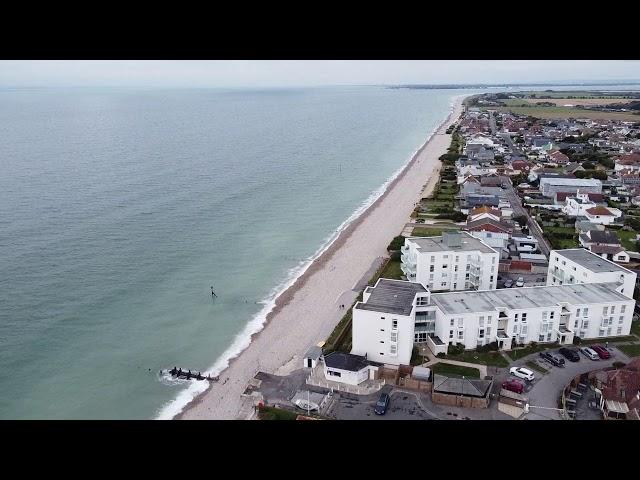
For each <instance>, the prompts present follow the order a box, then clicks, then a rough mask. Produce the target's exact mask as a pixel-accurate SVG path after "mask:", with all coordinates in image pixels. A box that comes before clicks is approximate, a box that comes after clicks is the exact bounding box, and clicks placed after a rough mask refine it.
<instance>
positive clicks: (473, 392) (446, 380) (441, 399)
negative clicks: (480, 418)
mask: <svg viewBox="0 0 640 480" xmlns="http://www.w3.org/2000/svg"><path fill="white" fill-rule="evenodd" d="M492 386H493V380H491V379H490V380H480V379H473V378H464V377H463V378H453V377H447V376H444V375H438V374H434V375H433V387H432V391H431V400H432V401H433V403H436V404H440V405H449V406H454V407H466V408H488V407H489V394H490V393H491V387H492Z"/></svg>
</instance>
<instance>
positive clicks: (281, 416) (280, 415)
mask: <svg viewBox="0 0 640 480" xmlns="http://www.w3.org/2000/svg"><path fill="white" fill-rule="evenodd" d="M297 416H298V414H297V413H295V412H290V411H289V410H283V409H281V408H275V407H262V408H260V411H259V412H258V418H259V419H260V420H295V419H296V417H297Z"/></svg>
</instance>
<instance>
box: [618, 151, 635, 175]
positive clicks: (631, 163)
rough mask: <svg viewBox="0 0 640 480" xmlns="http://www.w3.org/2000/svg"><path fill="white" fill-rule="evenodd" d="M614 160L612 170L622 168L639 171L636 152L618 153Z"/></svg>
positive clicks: (620, 169)
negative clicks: (628, 153)
mask: <svg viewBox="0 0 640 480" xmlns="http://www.w3.org/2000/svg"><path fill="white" fill-rule="evenodd" d="M614 162H615V165H614V170H615V171H616V172H620V171H622V170H626V171H630V172H640V154H638V153H632V154H630V155H620V156H619V157H616V158H615V159H614Z"/></svg>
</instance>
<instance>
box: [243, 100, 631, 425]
mask: <svg viewBox="0 0 640 480" xmlns="http://www.w3.org/2000/svg"><path fill="white" fill-rule="evenodd" d="M563 97H566V98H563ZM576 97H577V95H576V94H575V93H574V94H572V96H570V95H569V94H564V95H563V94H562V92H549V94H548V95H545V93H544V92H538V93H537V94H531V93H529V94H527V93H516V94H500V93H499V94H483V95H476V96H470V97H467V98H466V99H465V100H464V105H461V106H460V112H461V114H460V115H459V116H455V117H454V118H453V119H452V121H450V122H449V123H448V124H447V125H446V131H444V132H439V135H441V136H442V137H444V138H446V139H447V141H448V142H449V147H448V150H447V152H446V153H444V154H441V155H440V156H439V157H438V161H437V164H434V168H433V169H432V170H431V174H430V175H428V176H427V178H424V179H423V181H424V183H423V186H422V194H421V195H420V197H419V198H418V199H417V200H418V201H417V202H415V203H414V205H413V210H412V211H411V212H410V214H409V215H408V217H407V218H406V220H405V222H404V224H403V227H402V229H401V231H400V232H389V236H390V237H391V238H393V235H394V234H396V237H395V238H393V241H391V243H390V244H389V245H388V247H387V255H386V256H385V257H383V258H380V259H379V261H378V262H377V263H376V264H375V268H373V269H372V270H370V271H369V273H368V274H367V275H368V276H367V277H365V278H364V280H363V281H360V282H356V285H355V286H354V288H353V289H352V290H351V291H349V292H348V293H349V295H341V296H338V298H336V300H335V301H334V303H336V304H337V305H336V308H337V309H338V312H339V314H340V316H341V319H340V320H339V322H338V323H337V325H335V324H334V328H333V329H332V331H330V332H327V333H328V335H327V336H325V337H324V340H322V341H320V342H317V343H312V344H309V345H308V348H307V349H306V350H305V351H300V352H298V354H296V355H293V356H292V357H291V359H290V361H289V362H287V365H285V366H284V367H281V368H279V369H277V370H276V369H271V372H269V371H267V369H264V368H260V367H258V368H257V369H256V371H255V374H254V375H253V378H251V380H250V381H249V382H248V384H246V385H245V386H244V387H242V388H243V390H242V394H241V397H242V406H241V408H240V409H239V412H238V414H237V416H236V418H243V419H374V418H375V419H409V420H410V419H415V420H418V419H424V420H449V419H467V420H474V419H484V420H486V419H492V420H509V419H531V420H535V419H543V420H572V419H579V420H585V419H592V420H599V419H607V420H609V419H636V420H637V419H640V416H639V412H640V391H639V388H640V358H638V356H640V321H638V319H637V308H636V299H637V297H638V288H637V287H636V282H637V279H638V276H637V273H638V271H639V270H640V253H638V251H639V250H640V249H639V248H638V241H639V240H640V122H639V121H634V117H633V116H634V115H635V114H634V113H633V110H634V109H635V108H636V107H637V102H636V100H634V98H635V96H633V95H632V94H630V95H629V96H628V97H625V96H624V95H620V94H618V95H616V96H615V97H613V96H611V95H608V94H601V93H597V92H596V93H582V94H581V95H580V98H579V99H578V98H576ZM549 99H551V100H549ZM587 100H588V101H587ZM526 102H530V103H529V104H528V105H529V106H526V105H527V104H526ZM570 102H572V103H570ZM625 106H627V107H629V108H628V109H626V108H624V107H625ZM577 107H580V108H577ZM545 109H547V110H548V111H545ZM629 112H631V113H629ZM548 114H552V117H555V118H546V116H547V115H548ZM562 115H564V116H562ZM442 128H443V130H444V129H445V127H444V126H443V127H442ZM439 141H442V138H440V140H439ZM434 148H435V147H434ZM420 161H421V160H420V159H419V158H418V159H417V162H420ZM334 268H335V267H334ZM258 338H259V337H258Z"/></svg>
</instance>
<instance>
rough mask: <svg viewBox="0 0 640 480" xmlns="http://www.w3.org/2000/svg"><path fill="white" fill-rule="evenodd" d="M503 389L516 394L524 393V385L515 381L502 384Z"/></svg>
mask: <svg viewBox="0 0 640 480" xmlns="http://www.w3.org/2000/svg"><path fill="white" fill-rule="evenodd" d="M502 388H504V389H505V390H509V391H510V392H514V393H522V392H524V384H523V383H522V382H519V381H518V380H514V379H511V380H507V381H506V382H502Z"/></svg>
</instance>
